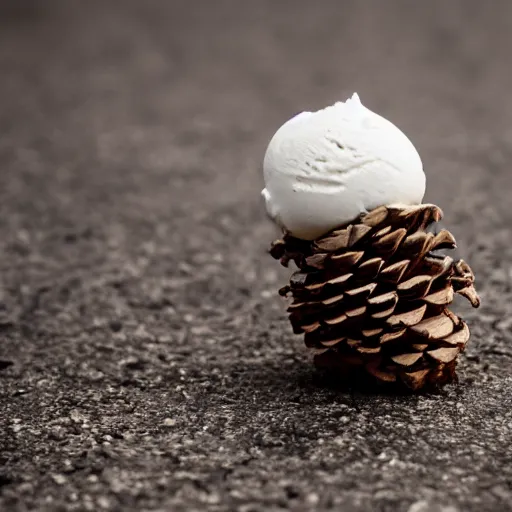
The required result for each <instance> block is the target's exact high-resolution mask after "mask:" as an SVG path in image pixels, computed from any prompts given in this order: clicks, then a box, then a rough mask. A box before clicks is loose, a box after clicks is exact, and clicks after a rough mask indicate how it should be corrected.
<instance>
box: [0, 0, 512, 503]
mask: <svg viewBox="0 0 512 512" xmlns="http://www.w3.org/2000/svg"><path fill="white" fill-rule="evenodd" d="M511 45H512V3H510V2H507V1H499V0H495V1H492V2H480V1H477V0H475V1H469V0H468V1H460V2H455V1H431V2H421V3H420V2H408V1H391V0H388V1H377V0H376V1H364V2H362V1H359V2H356V1H352V2H349V1H318V2H310V1H307V0H304V1H298V0H297V1H293V2H292V1H284V0H281V1H276V0H274V1H271V0H258V1H257V2H256V1H253V2H249V1H234V0H233V1H223V0H217V1H215V2H214V1H206V0H204V1H195V2H192V1H189V2H184V1H174V0H170V1H167V2H164V1H153V0H147V1H145V2H139V1H137V0H131V1H129V0H126V1H101V2H100V1H89V2H78V1H73V0H61V1H51V0H46V1H42V0H41V1H36V0H25V1H24V2H18V1H14V0H11V1H8V2H7V1H3V2H2V3H1V4H0V254H1V258H0V268H1V271H0V331H1V332H0V510H6V511H28V510H31V511H32V510H34V511H36V510H37V511H43V512H45V511H67V510H72V511H82V510H91V511H101V510H112V511H132V510H133V511H135V510H139V511H150V510H151V511H194V510H212V511H231V510H233V511H240V512H251V511H259V510H261V511H277V510H297V511H302V510H304V511H305V510H319V511H324V510H343V511H349V512H350V511H374V510H375V511H404V512H405V511H408V512H430V511H433V512H463V511H506V510H512V462H511V460H512V448H511V442H512V409H511V404H512V393H511V386H512V376H511V371H512V348H511V340H512V336H511V332H510V327H511V325H512V320H511V312H512V288H511V283H512V234H511V231H510V226H511V222H512V208H511V207H510V193H511V189H512V175H511V171H510V159H511V156H512V128H511V127H512V101H511V91H512V67H511V66H510V47H511ZM354 91H357V92H358V93H359V94H360V96H361V99H362V101H363V103H365V104H366V105H367V106H368V107H369V108H371V109H372V110H375V111H377V112H379V113H381V114H382V115H384V116H385V117H387V118H389V119H390V120H392V121H393V122H394V123H395V124H397V125H398V126H399V127H401V128H402V129H403V131H404V132H406V133H407V134H408V136H409V137H410V138H411V139H412V141H413V142H414V143H415V145H416V147H417V148H418V150H419V152H420V154H421V156H422V159H423V162H424V166H425V170H426V173H427V179H428V192H427V197H426V199H427V200H428V201H431V202H435V203H436V204H438V205H440V206H441V207H442V208H443V210H444V212H445V221H446V225H447V226H448V227H449V228H450V229H451V230H452V231H453V232H454V234H455V235H456V237H457V240H458V243H459V250H460V252H461V254H462V256H463V257H464V258H465V259H466V260H468V261H469V263H470V264H471V266H472V267H473V270H474V271H475V273H476V276H477V287H478V290H479V292H480V294H481V297H482V307H481V308H480V309H479V310H470V309H469V307H466V306H464V305H461V306H459V307H458V311H459V312H460V313H461V314H463V315H464V316H465V318H466V319H467V321H468V322H469V324H470V326H471V329H472V333H473V336H472V340H471V342H470V345H469V347H468V350H467V351H466V354H465V356H464V357H463V358H462V360H461V362H460V365H459V382H458V383H457V384H455V385H452V386H448V387H447V388H445V389H444V390H443V391H441V392H439V393H435V394H426V395H409V394H403V393H402V394H399V393H389V392H384V391H382V390H378V389H375V390H368V389H366V390H365V389H358V388H350V387H349V388H347V387H339V386H336V385H333V384H332V382H330V381H329V380H326V379H325V378H324V377H323V376H322V375H321V374H318V373H317V372H316V371H315V370H314V368H313V367H312V364H311V360H310V357H309V356H308V354H307V353H306V351H305V349H304V348H303V346H302V341H301V339H300V338H298V337H294V336H293V335H292V333H291V328H290V326H289V324H288V321H287V318H286V314H285V305H284V304H283V302H282V299H281V298H280V297H278V295H277V289H278V288H279V287H280V286H282V285H283V284H285V283H286V280H287V277H288V273H289V272H288V271H287V270H286V269H283V268H281V267H280V266H279V265H278V264H277V262H275V261H274V260H272V259H271V258H270V256H269V255H268V254H267V253H266V250H267V247H268V245H269V243H270V242H271V240H272V239H273V238H274V237H275V234H276V233H275V230H274V228H273V226H271V224H270V223H269V222H268V220H267V219H266V217H265V215H264V212H263V207H262V204H261V200H260V197H259V192H260V190H261V188H262V174H261V161H262V157H263V154H264V151H265V148H266V144H267V143H268V141H269V139H270V137H271V136H272V134H273V133H274V131H275V130H276V129H277V128H278V127H279V126H280V124H281V123H282V122H284V121H285V120H286V119H288V118H289V117H290V116H292V115H293V114H295V113H296V112H298V111H301V110H313V109H317V108H321V107H323V106H325V105H327V104H330V103H333V102H334V101H336V100H338V99H345V98H347V97H348V96H349V95H351V94H352V93H353V92H354Z"/></svg>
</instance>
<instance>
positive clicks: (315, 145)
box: [262, 94, 425, 240]
mask: <svg viewBox="0 0 512 512" xmlns="http://www.w3.org/2000/svg"><path fill="white" fill-rule="evenodd" d="M263 170H264V179H265V188H264V189H263V191H262V195H263V197H264V198H265V202H266V207H267V212H268V214H269V216H270V217H271V218H272V219H273V220H274V221H275V222H276V223H277V224H278V225H279V226H280V227H282V228H283V229H284V230H285V231H287V232H289V233H291V234H292V235H293V236H295V237H297V238H302V239H305V240H313V239H315V238H317V237H319V236H321V235H323V234H325V233H327V232H328V231H330V230H331V229H334V228H336V227H337V226H340V225H342V224H345V223H347V222H350V221H352V220H354V219H355V218H357V216H358V215H360V214H361V213H365V212H367V211H369V210H372V209H373V208H376V207H377V206H381V205H389V204H397V203H400V204H418V203H421V201H422V199H423V195H424V194H425V174H424V172H423V165H422V163H421V159H420V156H419V155H418V152H417V151H416V149H415V147H414V146H413V145H412V143H411V141H410V140H409V139H408V138H407V137H406V136H405V135H404V134H403V133H402V132H401V131H400V130H399V129H398V128H397V127H396V126H395V125H394V124H392V123H390V122H389V121H387V120H386V119H384V118H383V117H381V116H379V115H378V114H375V113H374V112H372V111H371V110H368V109H367V108H366V107H365V106H363V105H362V104H361V101H360V100H359V97H358V95H357V94H354V95H353V96H352V98H350V99H349V100H347V101H346V102H344V103H343V102H338V103H335V104H334V105H332V106H330V107H327V108H324V109H323V110H319V111H318V112H302V113H301V114H298V115H296V116H295V117H293V118H292V119H290V120H289V121H287V122H286V123H285V124H284V125H283V126H281V128H279V130H277V132H276V134H275V135H274V137H273V138H272V140H271V141H270V144H269V146H268V148H267V152H266V154H265V160H264V163H263Z"/></svg>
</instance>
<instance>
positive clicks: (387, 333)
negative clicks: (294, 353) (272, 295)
mask: <svg viewBox="0 0 512 512" xmlns="http://www.w3.org/2000/svg"><path fill="white" fill-rule="evenodd" d="M441 218H442V211H441V209H440V208H438V207H437V206H435V205H432V204H423V205H418V206H381V207H379V208H376V209H375V210H373V211H371V212H369V213H367V214H366V215H364V216H361V218H360V219H358V220H357V222H354V223H353V224H350V225H347V226H345V227H342V228H340V229H336V230H334V231H331V232H330V233H328V234H327V235H325V236H323V237H321V238H318V239H317V240H315V241H313V242H309V241H304V240H299V239H297V238H294V237H292V236H289V235H285V236H284V238H283V239H282V240H277V241H275V242H274V243H273V244H272V247H271V249H270V254H271V255H272V256H273V257H274V258H275V259H278V260H280V262H281V264H282V265H284V266H288V263H289V261H294V262H295V263H296V265H297V266H298V268H299V271H297V272H295V273H294V274H293V275H292V276H291V279H290V284H289V285H287V286H285V287H284V288H282V289H281V290H280V291H279V293H280V294H281V295H283V296H289V295H291V296H292V298H293V301H292V303H291V304H290V306H289V308H288V311H289V313H290V316H289V318H290V322H291V324H292V327H293V331H294V332H295V333H296V334H302V333H304V339H305V343H306V346H308V347H310V348H311V349H313V350H314V351H315V364H316V365H317V366H320V367H325V368H331V369H332V368H335V369H337V370H339V372H340V373H342V374H346V375H350V374H353V373H354V372H357V373H361V371H364V372H366V373H367V374H369V375H371V376H373V377H374V378H376V379H377V380H378V381H381V382H395V383H403V384H405V385H406V386H407V387H409V388H411V389H413V390H420V389H423V388H426V387H436V386H441V385H444V384H446V383H449V382H451V381H453V380H454V378H455V366H456V361H457V357H458V355H459V353H460V352H461V351H463V350H464V348H465V345H466V343H467V341H468V339H469V329H468V326H467V325H466V323H465V322H464V321H462V320H461V319H460V318H459V317H458V316H457V315H455V314H454V313H452V312H451V311H450V310H449V309H448V306H449V305H450V304H451V302H452V301H453V298H454V294H455V293H457V294H459V295H462V296H463V297H466V298H467V299H468V300H469V301H470V303H471V304H472V306H473V307H478V306H479V305H480V299H479V297H478V295H477V293H476V291H475V288H474V286H473V285H474V275H473V272H472V271H471V269H470V267H469V265H468V264H467V263H465V262H464V261H463V260H458V261H454V260H453V259H452V258H451V257H450V256H443V255H438V254H436V252H435V251H438V250H440V249H452V248H455V239H454V237H453V235H452V234H451V233H450V232H448V231H446V230H441V231H440V232H439V233H437V234H436V235H434V234H433V233H429V232H427V231H426V228H427V226H429V225H430V224H431V223H433V222H437V221H439V220H440V219H441Z"/></svg>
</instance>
